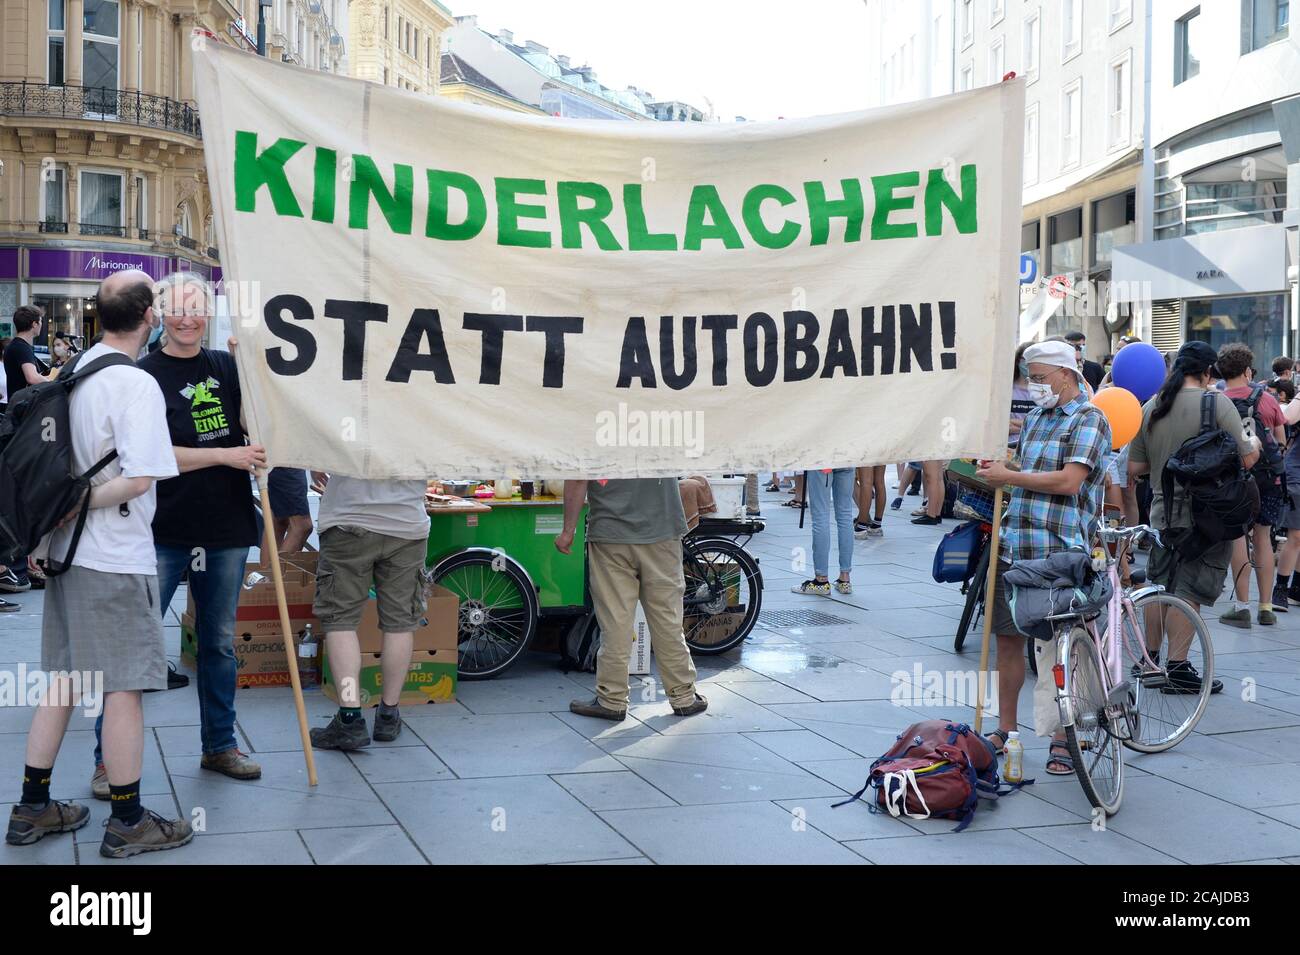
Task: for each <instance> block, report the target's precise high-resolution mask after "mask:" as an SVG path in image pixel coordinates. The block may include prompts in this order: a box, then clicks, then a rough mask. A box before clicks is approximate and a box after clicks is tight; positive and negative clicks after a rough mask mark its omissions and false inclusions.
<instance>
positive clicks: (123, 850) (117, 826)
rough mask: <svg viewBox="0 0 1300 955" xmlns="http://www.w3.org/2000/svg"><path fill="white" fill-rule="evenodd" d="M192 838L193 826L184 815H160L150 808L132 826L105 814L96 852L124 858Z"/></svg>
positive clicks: (108, 857)
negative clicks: (168, 816)
mask: <svg viewBox="0 0 1300 955" xmlns="http://www.w3.org/2000/svg"><path fill="white" fill-rule="evenodd" d="M193 838H194V829H193V828H192V827H191V826H190V824H189V823H188V822H186V821H185V820H184V819H164V818H163V817H162V816H160V815H158V813H156V812H154V811H153V810H152V809H146V810H145V811H144V817H143V818H142V819H141V820H140V821H139V822H137V823H136V824H135V825H134V826H128V825H127V824H126V823H124V822H121V821H120V820H118V819H114V818H113V817H112V816H110V817H109V819H108V822H106V823H105V824H104V841H103V842H101V843H100V844H99V854H100V855H102V856H104V858H106V859H125V858H127V857H128V856H134V855H139V854H140V853H141V852H159V851H161V850H163V849H179V848H180V847H181V846H183V845H186V844H188V843H189V842H190V840H192V839H193Z"/></svg>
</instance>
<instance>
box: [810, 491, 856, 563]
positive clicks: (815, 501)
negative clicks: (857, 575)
mask: <svg viewBox="0 0 1300 955" xmlns="http://www.w3.org/2000/svg"><path fill="white" fill-rule="evenodd" d="M853 481H854V469H853V468H836V469H835V470H834V471H832V472H831V473H830V474H823V473H822V472H821V471H809V472H808V480H807V485H808V509H809V510H810V511H811V512H812V538H813V572H814V573H815V574H816V575H817V576H818V577H829V576H830V574H829V573H828V572H827V568H828V567H829V566H830V563H831V528H830V519H831V499H832V498H834V506H835V532H836V537H837V539H838V540H839V546H838V550H839V555H840V572H841V573H845V574H847V573H848V572H849V571H850V570H852V569H853V516H854V514H856V513H857V507H858V506H857V505H856V504H855V503H853Z"/></svg>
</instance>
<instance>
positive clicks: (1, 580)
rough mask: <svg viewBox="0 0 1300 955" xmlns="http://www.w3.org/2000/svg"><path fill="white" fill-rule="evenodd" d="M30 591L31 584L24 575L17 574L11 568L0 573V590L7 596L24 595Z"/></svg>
mask: <svg viewBox="0 0 1300 955" xmlns="http://www.w3.org/2000/svg"><path fill="white" fill-rule="evenodd" d="M31 589H32V582H31V581H30V580H28V579H27V575H26V574H17V573H15V572H14V569H13V568H12V567H9V568H6V569H5V571H4V573H0V590H3V591H4V592H5V593H7V594H25V593H26V592H27V591H29V590H31Z"/></svg>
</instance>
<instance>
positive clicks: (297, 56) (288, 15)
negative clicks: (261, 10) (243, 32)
mask: <svg viewBox="0 0 1300 955" xmlns="http://www.w3.org/2000/svg"><path fill="white" fill-rule="evenodd" d="M256 29H257V21H256V20H254V21H253V24H252V27H251V29H250V30H249V32H255V31H256ZM347 35H348V0H274V2H273V3H272V4H271V9H270V12H269V13H268V14H267V22H266V55H267V56H269V57H271V58H272V59H277V60H280V61H281V62H282V63H294V64H296V65H298V66H305V67H307V68H308V69H311V70H323V71H324V72H326V73H339V74H343V75H347V72H348V63H347V41H346V37H347Z"/></svg>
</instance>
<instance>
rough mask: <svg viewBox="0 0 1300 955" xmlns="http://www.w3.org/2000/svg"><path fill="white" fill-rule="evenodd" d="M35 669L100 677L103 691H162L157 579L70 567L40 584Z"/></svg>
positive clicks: (164, 655) (163, 662)
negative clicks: (42, 602) (42, 604)
mask: <svg viewBox="0 0 1300 955" xmlns="http://www.w3.org/2000/svg"><path fill="white" fill-rule="evenodd" d="M41 667H42V668H43V669H45V670H46V671H53V670H65V671H72V670H77V671H82V672H85V671H90V672H96V671H97V672H100V673H103V674H104V692H105V693H117V692H121V691H125V690H165V689H167V653H166V649H165V647H164V645H163V627H162V611H161V610H160V609H159V606H158V578H157V577H155V576H145V575H144V574H108V573H104V572H103V571H99V570H88V569H87V568H85V567H78V566H77V565H75V564H74V565H73V566H72V567H71V568H69V570H68V572H67V573H65V574H60V575H59V576H57V577H51V578H49V580H48V581H47V582H46V584H45V612H44V614H43V615H42V617H41Z"/></svg>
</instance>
